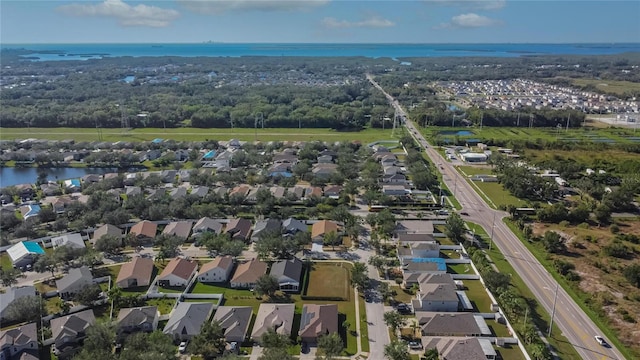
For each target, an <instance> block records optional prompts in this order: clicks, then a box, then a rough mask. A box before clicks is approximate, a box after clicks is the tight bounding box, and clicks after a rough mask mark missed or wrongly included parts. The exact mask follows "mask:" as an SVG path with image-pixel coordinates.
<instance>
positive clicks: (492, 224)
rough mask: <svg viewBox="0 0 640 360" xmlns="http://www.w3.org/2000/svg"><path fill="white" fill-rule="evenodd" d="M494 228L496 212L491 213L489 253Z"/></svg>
mask: <svg viewBox="0 0 640 360" xmlns="http://www.w3.org/2000/svg"><path fill="white" fill-rule="evenodd" d="M495 227H496V212H495V211H494V212H493V221H492V222H491V236H489V251H491V247H492V246H493V229H494V228H495Z"/></svg>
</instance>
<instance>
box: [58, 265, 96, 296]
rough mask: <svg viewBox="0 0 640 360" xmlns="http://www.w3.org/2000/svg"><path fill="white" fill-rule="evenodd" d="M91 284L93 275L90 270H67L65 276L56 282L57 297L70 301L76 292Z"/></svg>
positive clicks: (84, 268)
mask: <svg viewBox="0 0 640 360" xmlns="http://www.w3.org/2000/svg"><path fill="white" fill-rule="evenodd" d="M92 284H93V275H91V270H89V268H88V267H86V266H83V267H81V268H73V269H69V273H68V274H67V275H65V276H64V277H62V278H61V279H60V280H56V288H57V289H58V295H60V297H61V298H62V299H65V300H67V299H70V298H71V297H73V295H75V294H76V293H77V292H79V291H80V290H82V289H84V288H86V287H88V286H91V285H92Z"/></svg>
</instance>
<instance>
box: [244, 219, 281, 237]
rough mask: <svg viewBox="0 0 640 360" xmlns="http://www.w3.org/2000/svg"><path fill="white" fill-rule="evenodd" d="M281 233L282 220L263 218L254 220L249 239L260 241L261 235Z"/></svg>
mask: <svg viewBox="0 0 640 360" xmlns="http://www.w3.org/2000/svg"><path fill="white" fill-rule="evenodd" d="M275 232H277V233H281V232H282V222H280V220H278V219H265V220H258V221H256V224H255V226H254V227H253V233H252V234H251V241H254V242H256V241H260V238H261V236H263V235H264V234H270V233H275Z"/></svg>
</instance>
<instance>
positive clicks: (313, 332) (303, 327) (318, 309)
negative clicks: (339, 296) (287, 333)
mask: <svg viewBox="0 0 640 360" xmlns="http://www.w3.org/2000/svg"><path fill="white" fill-rule="evenodd" d="M336 332H338V305H336V304H325V305H317V304H304V306H302V316H301V317H300V331H299V332H298V336H300V338H301V339H302V341H303V342H306V343H308V344H315V343H317V341H318V337H319V336H322V335H327V334H331V333H336Z"/></svg>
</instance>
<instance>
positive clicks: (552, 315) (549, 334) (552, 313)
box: [547, 283, 560, 337]
mask: <svg viewBox="0 0 640 360" xmlns="http://www.w3.org/2000/svg"><path fill="white" fill-rule="evenodd" d="M559 286H560V284H559V283H556V293H555V295H554V296H553V310H551V322H549V333H548V334H547V337H551V329H552V328H553V317H554V316H555V314H556V300H558V287H559Z"/></svg>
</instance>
